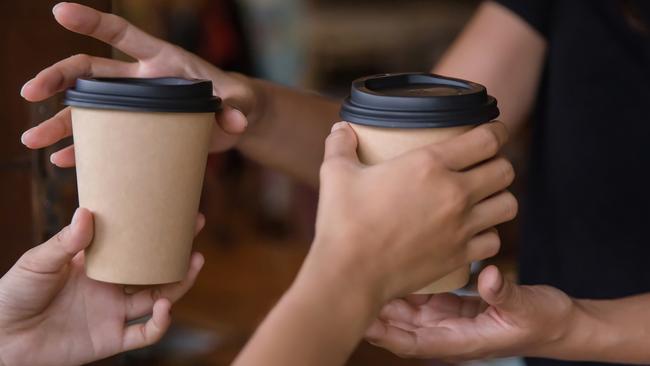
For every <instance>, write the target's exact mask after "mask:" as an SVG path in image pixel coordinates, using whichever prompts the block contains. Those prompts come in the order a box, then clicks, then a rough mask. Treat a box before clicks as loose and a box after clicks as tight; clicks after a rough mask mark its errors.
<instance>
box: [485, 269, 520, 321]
mask: <svg viewBox="0 0 650 366" xmlns="http://www.w3.org/2000/svg"><path fill="white" fill-rule="evenodd" d="M478 292H479V294H480V295H481V298H482V299H483V300H484V301H485V302H486V303H488V304H489V305H492V306H494V307H498V308H499V309H502V310H505V311H509V312H515V311H517V310H521V306H523V305H522V302H521V289H520V288H519V286H518V285H516V284H514V283H512V282H510V281H508V280H506V279H504V278H503V275H502V274H501V272H500V271H499V269H498V268H497V267H495V266H488V267H487V268H485V269H484V270H483V271H482V272H481V274H480V275H479V278H478Z"/></svg>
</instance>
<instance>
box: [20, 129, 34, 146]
mask: <svg viewBox="0 0 650 366" xmlns="http://www.w3.org/2000/svg"><path fill="white" fill-rule="evenodd" d="M33 129H34V127H32V128H30V129H29V130H27V131H25V132H23V134H22V135H20V142H21V143H22V144H23V145H27V144H26V143H25V138H26V137H27V135H29V134H30V133H31V132H32V130H33Z"/></svg>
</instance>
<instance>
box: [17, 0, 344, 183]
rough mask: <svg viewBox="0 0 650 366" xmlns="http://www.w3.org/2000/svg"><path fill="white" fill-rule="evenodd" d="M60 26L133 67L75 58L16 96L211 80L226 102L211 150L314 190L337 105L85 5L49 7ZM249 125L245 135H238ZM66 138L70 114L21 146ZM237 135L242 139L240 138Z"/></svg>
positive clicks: (61, 157) (68, 154)
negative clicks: (117, 53)
mask: <svg viewBox="0 0 650 366" xmlns="http://www.w3.org/2000/svg"><path fill="white" fill-rule="evenodd" d="M53 13H54V17H55V18H56V20H57V22H59V23H60V24H61V25H62V26H63V27H65V28H66V29H68V30H71V31H73V32H76V33H80V34H83V35H87V36H91V37H93V38H96V39H98V40H100V41H102V42H106V43H108V44H110V45H111V46H113V47H115V48H117V49H119V50H121V51H122V52H124V53H125V54H127V55H129V56H131V57H133V59H135V61H134V62H122V61H117V60H109V59H104V58H99V57H92V56H89V55H76V56H72V57H70V58H68V59H65V60H62V61H60V62H58V63H56V64H54V65H52V66H50V67H48V68H46V69H44V70H42V71H41V72H39V73H38V74H37V75H36V76H35V77H34V78H33V79H32V80H30V81H28V82H27V83H25V85H24V86H23V89H22V90H21V95H22V96H23V97H24V98H25V99H27V100H28V101H40V100H44V99H46V98H49V97H51V96H52V95H54V94H56V93H59V92H62V91H64V90H65V89H67V88H69V87H71V86H73V85H74V82H75V80H76V79H77V78H78V77H81V76H93V77H160V76H177V77H185V78H199V79H209V80H212V82H213V85H214V92H215V94H216V95H219V96H220V97H221V98H222V99H223V100H224V101H225V103H224V109H223V111H221V112H220V113H219V114H217V116H216V121H217V124H218V126H219V128H215V129H214V135H213V139H212V147H211V151H213V152H216V151H223V150H226V149H229V148H232V147H234V146H239V148H240V149H241V150H242V152H243V153H244V154H245V155H247V156H249V157H251V158H253V159H255V160H257V161H259V162H260V163H262V164H265V165H270V166H272V167H275V168H278V169H281V170H284V171H286V172H288V173H290V174H292V175H294V176H296V177H297V178H299V179H302V180H304V181H306V182H308V183H310V184H312V185H314V186H316V185H317V184H318V167H319V165H320V162H321V161H322V153H323V149H322V145H323V144H322V142H323V140H324V139H325V137H326V136H327V132H328V130H329V128H330V126H331V124H332V121H336V120H337V119H338V103H337V102H335V101H331V100H328V99H326V98H323V97H320V96H317V95H315V94H309V93H302V92H296V91H292V90H290V89H288V88H284V87H281V86H278V85H273V84H271V83H268V82H264V81H261V80H255V79H252V78H249V77H246V76H244V75H241V74H236V73H229V72H224V71H222V70H220V69H218V68H216V67H214V66H213V65H210V64H209V63H208V62H206V61H205V60H202V59H201V58H199V57H198V56H196V55H194V54H191V53H189V52H187V51H185V50H183V49H181V48H180V47H176V46H174V45H171V44H169V43H167V42H164V41H162V40H160V39H157V38H154V37H152V36H150V35H149V34H146V33H145V32H143V31H141V30H140V29H138V28H136V27H135V26H133V25H132V24H130V23H128V22H127V21H126V20H124V19H122V18H120V17H118V16H116V15H113V14H107V13H101V12H99V11H97V10H95V9H92V8H89V7H87V6H83V5H79V4H74V3H60V4H57V6H55V8H54V9H53ZM247 127H250V128H249V131H247V132H246V133H244V131H245V130H246V129H247ZM70 134H71V122H70V110H69V108H65V109H63V110H62V111H61V112H60V113H58V114H57V115H56V116H54V117H53V118H51V119H49V120H47V121H44V122H42V123H41V124H39V125H38V126H36V127H34V128H32V129H30V130H29V131H26V132H25V133H24V134H23V136H22V141H23V143H24V144H25V145H27V146H28V147H30V148H33V149H37V148H41V147H45V146H48V145H51V144H53V143H56V142H57V141H59V140H61V139H63V138H65V137H67V136H69V135H70ZM242 136H243V138H242ZM51 160H52V162H53V163H54V164H56V165H57V166H60V167H70V166H73V165H74V150H73V148H72V147H68V148H66V149H63V150H61V151H59V152H57V153H55V154H53V155H52V157H51Z"/></svg>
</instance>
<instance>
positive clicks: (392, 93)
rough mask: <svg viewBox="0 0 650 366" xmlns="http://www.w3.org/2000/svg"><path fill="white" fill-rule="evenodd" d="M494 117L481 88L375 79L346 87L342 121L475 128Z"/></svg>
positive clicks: (431, 79)
mask: <svg viewBox="0 0 650 366" xmlns="http://www.w3.org/2000/svg"><path fill="white" fill-rule="evenodd" d="M498 115H499V109H498V108H497V101H496V99H494V98H493V97H492V96H489V95H488V94H487V91H486V90H485V87H484V86H483V85H480V84H477V83H473V82H471V81H466V80H461V79H453V78H448V77H444V76H440V75H435V74H426V73H403V74H381V75H373V76H368V77H364V78H360V79H357V80H355V81H354V82H352V88H351V93H350V96H349V97H348V98H346V99H345V101H344V102H343V105H342V107H341V118H342V119H343V120H344V121H348V122H353V123H358V124H362V125H368V126H377V127H389V128H432V127H453V126H463V125H475V124H480V123H484V122H488V121H491V120H493V119H495V118H496V117H497V116H498Z"/></svg>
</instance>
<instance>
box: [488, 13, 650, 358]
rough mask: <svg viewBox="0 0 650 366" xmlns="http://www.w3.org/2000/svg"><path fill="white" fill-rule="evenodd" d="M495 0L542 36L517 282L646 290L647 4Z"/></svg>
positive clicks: (598, 294) (649, 152)
mask: <svg viewBox="0 0 650 366" xmlns="http://www.w3.org/2000/svg"><path fill="white" fill-rule="evenodd" d="M498 2H499V3H501V4H502V5H504V6H506V7H508V8H509V9H511V10H512V11H513V12H514V13H516V14H518V15H519V16H520V17H522V18H523V19H524V20H525V21H526V22H528V23H529V24H530V25H531V26H532V27H533V28H534V29H536V30H537V31H539V32H540V33H541V34H542V35H543V36H544V37H545V39H546V40H547V42H548V50H547V54H546V64H545V71H544V75H543V78H542V83H541V86H540V88H541V89H540V90H539V94H538V95H539V97H538V101H537V106H536V111H535V114H534V122H533V123H534V126H533V142H532V151H531V161H530V165H529V171H530V176H529V180H530V184H529V187H528V192H527V196H526V197H524V199H523V202H522V215H521V217H522V221H523V243H522V246H521V257H520V278H521V282H522V283H524V284H548V285H552V286H555V287H558V288H560V289H561V290H563V291H565V292H567V293H568V294H569V295H571V296H573V297H578V298H617V297H623V296H627V295H632V294H638V293H643V292H650V35H649V34H648V31H650V1H644V0H638V1H632V0H629V1H625V0H562V1H560V0H558V1H551V0H503V1H498ZM644 28H645V29H644ZM648 311H650V309H648ZM648 342H650V340H648ZM527 362H528V364H529V365H569V364H573V363H571V362H559V361H550V360H535V359H530V360H527ZM584 364H590V365H598V363H584Z"/></svg>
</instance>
